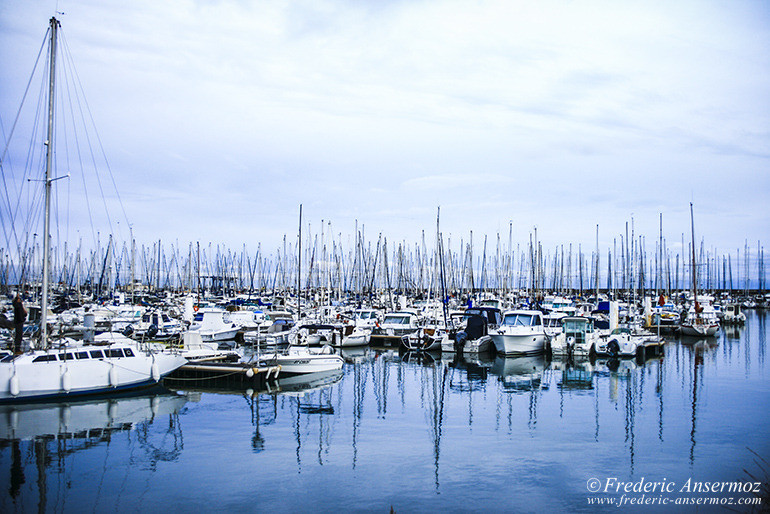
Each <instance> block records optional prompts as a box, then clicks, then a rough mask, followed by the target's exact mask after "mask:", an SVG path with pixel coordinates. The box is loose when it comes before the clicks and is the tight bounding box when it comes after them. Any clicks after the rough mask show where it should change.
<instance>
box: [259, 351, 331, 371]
mask: <svg viewBox="0 0 770 514" xmlns="http://www.w3.org/2000/svg"><path fill="white" fill-rule="evenodd" d="M343 362H344V361H343V359H342V357H340V356H339V355H336V354H335V353H334V350H333V349H332V348H331V346H323V347H321V348H319V349H318V350H316V351H313V350H311V349H310V348H309V347H307V346H294V345H292V346H289V347H288V348H287V349H286V350H284V351H276V352H274V353H267V354H262V355H260V356H259V357H258V363H259V365H260V366H280V367H281V376H282V377H283V376H286V375H302V374H305V373H320V372H329V371H334V370H338V369H341V368H342V364H343Z"/></svg>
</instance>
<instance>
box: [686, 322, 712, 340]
mask: <svg viewBox="0 0 770 514" xmlns="http://www.w3.org/2000/svg"><path fill="white" fill-rule="evenodd" d="M718 330H719V325H716V324H709V325H706V324H703V325H701V324H682V325H681V326H680V327H679V332H680V333H681V334H682V335H684V336H692V337H711V336H713V335H716V333H717V331H718Z"/></svg>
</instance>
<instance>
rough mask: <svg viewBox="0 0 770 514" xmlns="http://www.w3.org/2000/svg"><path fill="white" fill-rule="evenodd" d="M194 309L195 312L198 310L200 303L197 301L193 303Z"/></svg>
mask: <svg viewBox="0 0 770 514" xmlns="http://www.w3.org/2000/svg"><path fill="white" fill-rule="evenodd" d="M193 310H194V311H195V312H198V304H197V303H196V304H195V305H193Z"/></svg>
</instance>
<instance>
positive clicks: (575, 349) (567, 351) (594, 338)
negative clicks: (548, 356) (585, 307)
mask: <svg viewBox="0 0 770 514" xmlns="http://www.w3.org/2000/svg"><path fill="white" fill-rule="evenodd" d="M561 326H562V331H561V332H559V333H558V334H556V335H555V336H554V337H553V338H551V342H550V344H551V352H552V354H553V356H554V357H556V356H564V355H566V356H586V355H592V354H595V353H596V348H597V346H598V345H599V344H600V338H599V333H598V332H597V331H596V330H595V329H594V323H593V320H592V319H591V318H588V317H585V316H567V317H564V318H562V320H561Z"/></svg>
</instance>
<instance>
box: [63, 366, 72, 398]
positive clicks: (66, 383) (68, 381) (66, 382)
mask: <svg viewBox="0 0 770 514" xmlns="http://www.w3.org/2000/svg"><path fill="white" fill-rule="evenodd" d="M61 388H62V390H63V391H64V392H65V393H69V392H70V389H72V376H71V375H70V370H69V368H64V372H63V373H62V374H61Z"/></svg>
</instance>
